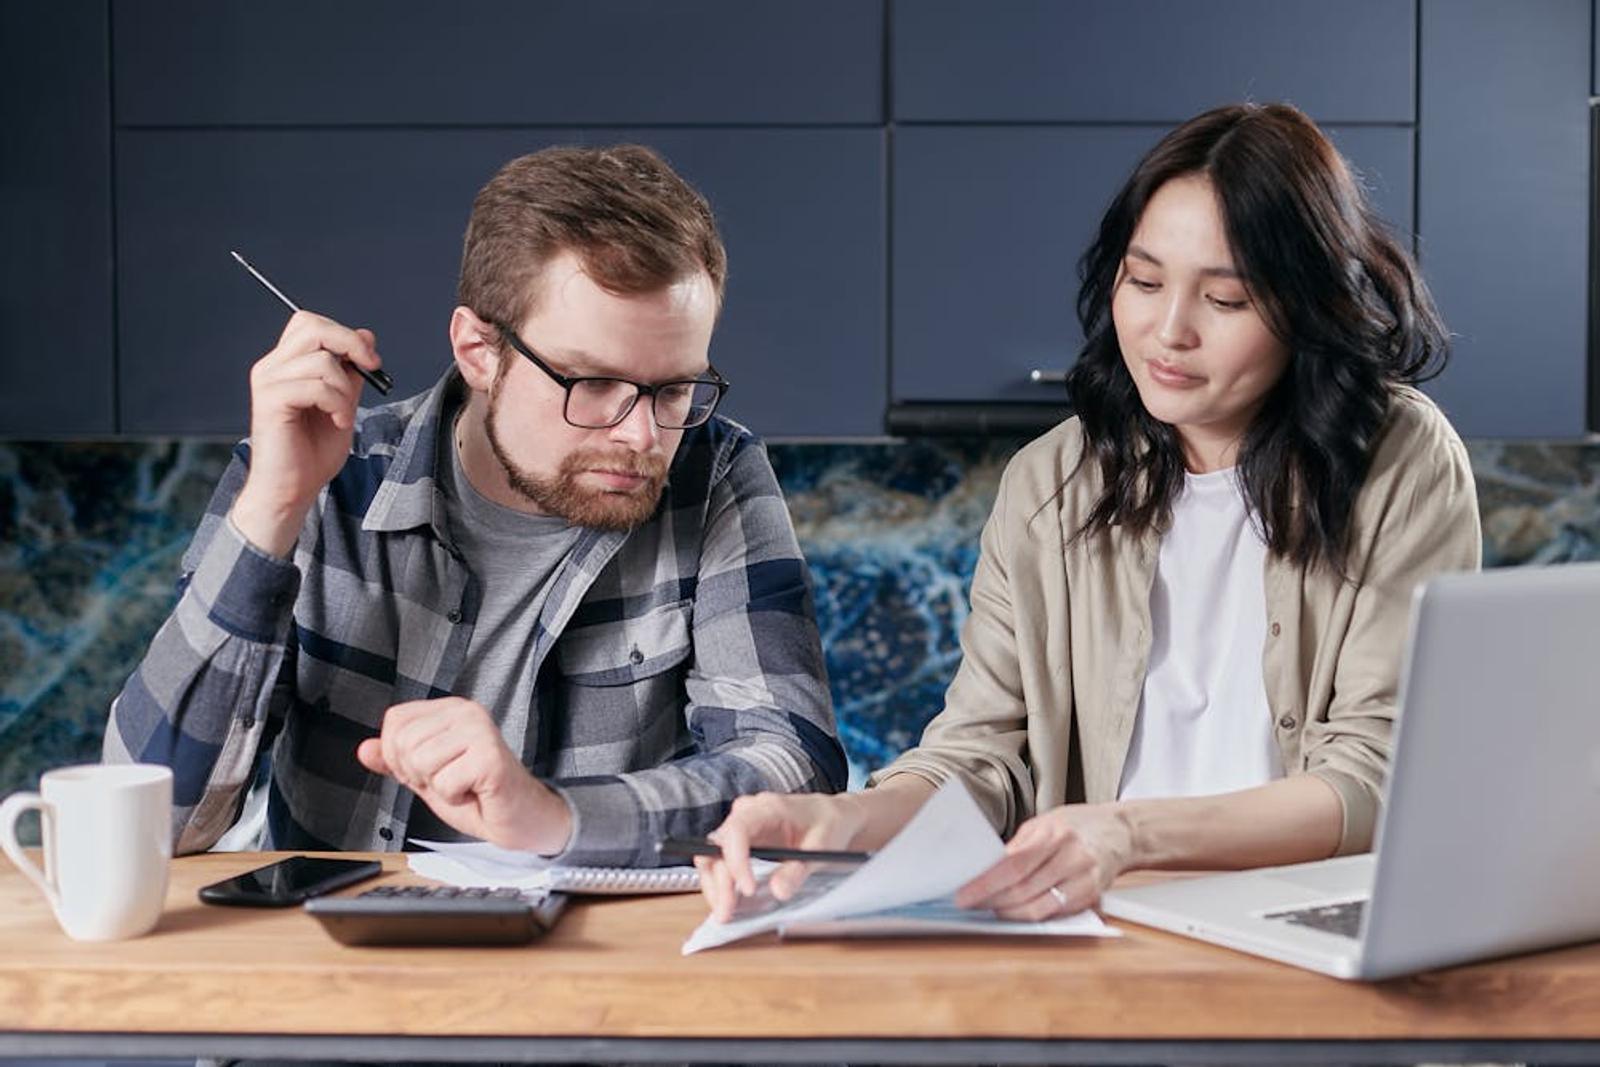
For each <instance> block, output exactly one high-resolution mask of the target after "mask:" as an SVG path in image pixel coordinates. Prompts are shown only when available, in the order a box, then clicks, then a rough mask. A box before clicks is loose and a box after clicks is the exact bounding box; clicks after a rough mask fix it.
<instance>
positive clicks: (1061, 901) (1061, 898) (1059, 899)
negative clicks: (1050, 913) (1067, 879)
mask: <svg viewBox="0 0 1600 1067" xmlns="http://www.w3.org/2000/svg"><path fill="white" fill-rule="evenodd" d="M1049 893H1050V896H1051V897H1053V898H1054V899H1055V902H1056V906H1057V907H1059V908H1061V909H1062V910H1063V911H1064V910H1066V907H1067V895H1066V894H1065V893H1063V892H1062V891H1061V887H1060V886H1056V885H1053V886H1051V887H1050V889H1049Z"/></svg>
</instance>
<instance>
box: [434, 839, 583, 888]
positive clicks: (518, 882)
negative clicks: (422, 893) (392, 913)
mask: <svg viewBox="0 0 1600 1067" xmlns="http://www.w3.org/2000/svg"><path fill="white" fill-rule="evenodd" d="M411 843H412V844H414V845H420V846H422V847H423V848H425V849H429V850H430V851H427V852H408V853H407V854H406V862H407V863H408V864H409V865H410V867H411V869H412V870H413V871H415V872H416V873H417V874H420V875H422V876H423V877H424V878H432V879H433V880H434V881H437V882H444V883H445V884H446V885H454V886H473V885H487V886H493V887H494V888H496V889H500V888H510V889H549V888H550V868H551V863H550V861H549V860H547V859H545V858H544V857H543V856H537V855H534V854H533V853H531V852H513V851H512V850H510V849H505V848H500V847H499V846H497V845H491V844H490V843H489V842H487V841H423V840H420V839H416V838H412V839H411Z"/></svg>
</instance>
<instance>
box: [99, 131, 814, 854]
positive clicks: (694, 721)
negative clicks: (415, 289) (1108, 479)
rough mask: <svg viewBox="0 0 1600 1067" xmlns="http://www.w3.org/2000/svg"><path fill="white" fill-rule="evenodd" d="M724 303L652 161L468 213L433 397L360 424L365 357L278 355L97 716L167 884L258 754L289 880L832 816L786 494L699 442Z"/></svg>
mask: <svg viewBox="0 0 1600 1067" xmlns="http://www.w3.org/2000/svg"><path fill="white" fill-rule="evenodd" d="M725 275H726V258H725V254H724V251H723V247H722V243H721V239H720V238H719V236H718V234H717V231H716V226H715V223H714V221H713V220H712V217H711V212H710V208H709V206H708V205H707V204H706V202H705V200H704V199H703V198H702V197H701V196H700V195H699V194H698V193H696V192H695V191H694V190H693V189H691V188H690V187H689V186H688V185H687V184H686V183H684V181H683V180H682V179H681V178H680V177H678V175H676V174H675V173H674V172H673V171H672V170H671V169H670V168H669V167H668V166H667V165H666V163H665V162H664V161H663V160H661V159H660V158H659V157H658V156H656V155H655V154H654V153H652V152H651V151H649V150H648V149H644V148H639V147H634V146H623V147H617V148H611V149H576V148H561V149H550V150H547V151H543V152H538V153H535V154H533V155H530V156H524V157H522V158H520V159H516V160H513V161H512V162H511V163H509V164H507V165H506V166H505V167H504V168H503V169H502V170H501V171H500V173H499V174H497V175H496V176H495V177H494V178H493V180H491V181H490V182H489V184H488V185H487V186H485V187H484V189H483V190H482V191H481V192H480V193H479V195H478V197H477V200H476V202H475V203H474V205H473V211H472V217H471V220H470V222H469V223H468V227H467V235H466V241H465V250H464V254H463V259H462V267H461V280H460V288H459V302H460V306H459V307H457V308H456V309H455V312H454V314H453V316H452V318H451V321H450V342H451V347H452V349H453V350H454V355H455V364H454V366H453V367H452V368H451V370H450V371H449V373H447V374H446V375H445V377H444V378H443V379H442V380H441V381H440V382H439V383H438V384H437V385H435V386H434V387H433V389H432V390H430V391H429V392H427V393H424V394H422V395H419V396H416V397H413V398H411V399H409V400H405V401H402V402H399V403H395V404H390V405H387V406H384V407H379V408H375V409H370V410H358V408H357V401H358V399H359V396H360V389H361V378H360V377H359V376H358V375H357V372H356V370H355V367H356V366H359V367H362V368H366V369H367V370H369V371H371V370H374V369H376V368H377V367H378V366H379V365H380V364H381V359H380V357H379V355H378V351H377V348H376V341H375V338H374V336H373V334H372V333H371V332H370V331H367V330H352V329H348V328H346V327H345V326H342V325H340V324H339V323H336V322H333V321H331V320H329V319H326V318H322V317H321V316H318V315H313V314H309V313H306V312H300V313H297V314H296V315H295V316H294V317H293V318H291V319H290V320H289V324H288V326H287V327H286V328H285V330H284V332H283V336H282V337H281V338H280V339H279V342H278V345H277V347H275V348H274V349H273V350H272V351H271V352H269V353H267V355H266V356H264V357H263V358H262V359H261V360H260V361H259V362H258V363H257V364H256V365H255V367H254V368H253V370H252V372H251V378H250V382H251V385H250V388H251V417H250V423H251V425H250V439H249V441H248V442H247V443H245V444H242V445H240V446H239V448H238V450H237V452H236V455H235V458H234V460H233V463H232V464H231V465H230V467H229V469H228V471H227V473H226V474H225V475H224V477H223V479H222V483H221V485H220V486H219V487H218V489H217V491H216V494H215V496H214V498H213V500H212V502H211V505H210V507H209V508H208V510H207V514H206V517H205V519H204V520H203V521H202V523H201V525H200V528H199V531H198V532H197V534H196V536H195V539H194V543H193V544H192V545H191V546H190V549H189V551H188V553H187V555H186V556H185V559H184V564H183V577H182V579H181V580H180V586H179V587H180V590H181V598H180V600H179V602H178V606H177V608H176V610H175V611H174V613H173V615H172V617H171V618H170V619H168V620H167V622H166V624H165V625H164V626H163V627H162V628H161V630H160V632H159V633H158V634H157V635H156V638H155V640H154V642H153V643H152V645H151V647H150V650H149V652H148V653H147V654H146V657H145V659H144V661H143V663H142V664H141V665H140V666H139V668H138V670H137V671H136V672H135V673H134V675H133V676H132V677H131V678H130V679H129V681H128V683H127V685H126V687H125V688H124V689H123V691H122V693H121V694H120V695H119V697H118V698H117V700H116V702H115V703H114V704H113V706H112V710H111V721H110V726H109V729H108V731H107V736H106V741H105V757H106V759H107V760H143V761H149V762H158V763H165V764H168V765H170V766H171V767H172V768H173V771H174V776H175V782H174V816H173V826H174V839H175V841H176V847H177V849H178V850H179V851H180V852H186V851H195V850H200V849H205V848H207V847H209V846H211V845H212V844H213V843H215V842H216V841H217V839H218V837H219V836H220V835H221V834H222V833H223V831H224V830H226V829H227V828H228V826H229V825H230V824H231V823H232V822H233V821H234V819H235V817H236V815H237V813H238V811H239V808H240V802H241V799H242V797H243V793H244V790H245V789H246V788H247V787H248V786H249V784H250V781H251V778H252V772H253V768H254V767H255V765H256V762H257V756H258V753H260V752H262V751H264V750H266V749H268V748H269V747H270V751H271V752H272V775H271V781H270V785H269V791H268V793H267V798H268V799H267V807H266V832H265V837H264V840H262V841H260V844H261V845H262V846H263V847H268V848H280V849H359V850H394V849H398V848H400V847H401V846H402V844H403V842H404V840H405V839H406V838H407V837H422V838H437V837H440V836H459V834H465V835H469V836H472V837H478V838H483V839H486V840H489V841H492V842H495V843H496V844H499V845H502V846H505V847H509V848H516V849H524V850H528V851H531V852H536V853H540V854H544V855H552V856H557V857H559V858H560V859H561V860H562V861H563V862H569V863H588V864H634V865H653V864H655V863H656V862H657V860H656V855H655V850H654V845H655V842H656V840H657V839H658V838H659V837H661V836H663V835H667V834H701V833H704V832H706V831H707V830H710V829H712V828H713V827H715V826H716V825H717V824H718V823H719V822H720V821H721V819H722V817H723V815H724V814H725V813H726V810H727V808H728V805H729V804H730V803H731V801H732V800H733V798H734V797H735V796H737V795H739V794H742V793H752V792H759V791H762V790H779V791H799V790H828V791H833V790H838V789H841V788H843V786H844V777H845V773H844V772H845V767H844V758H843V752H842V749H841V748H840V746H839V742H838V739H837V736H836V734H835V731H834V725H833V717H832V711H831V707H830V704H829V698H828V692H827V685H826V681H825V678H824V672H823V666H822V654H821V647H820V641H819V638H818V634H817V629H816V622H815V618H814V615H813V606H812V600H811V593H810V586H809V582H808V578H807V573H806V569H805V566H804V562H803V561H802V559H801V557H800V552H799V547H798V544H797V543H796V540H795V536H794V531H793V529H792V528H791V526H790V524H789V519H788V514H787V512H786V510H785V508H784V505H783V501H782V498H781V496H780V495H779V490H778V486H777V483H776V479H775V478H774V476H773V473H772V469H771V467H770V465H769V464H768V461H767V459H766V454H765V452H764V450H763V449H762V447H761V445H760V444H759V443H758V442H757V441H756V440H755V439H754V438H753V437H751V436H750V434H749V433H748V432H746V431H745V430H744V429H743V428H742V427H739V426H738V425H736V424H734V423H731V422H729V421H727V420H725V419H721V418H713V417H712V415H713V411H714V409H715V408H716V405H717V402H718V400H720V398H721V396H722V394H723V392H724V391H725V390H726V388H727V383H726V382H725V381H724V380H723V379H722V378H721V376H720V375H718V374H717V373H716V371H715V370H714V369H713V368H712V367H711V366H710V364H709V362H708V360H707V351H708V349H709V346H710V340H711V331H712V327H713V325H714V323H715V320H716V316H717V312H718V308H719V306H720V303H721V298H722V292H723V282H724V278H725ZM352 365H354V366H352Z"/></svg>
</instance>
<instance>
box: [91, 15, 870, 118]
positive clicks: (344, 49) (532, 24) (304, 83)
mask: <svg viewBox="0 0 1600 1067" xmlns="http://www.w3.org/2000/svg"><path fill="white" fill-rule="evenodd" d="M114 11H115V20H116V34H115V37H114V41H115V47H116V77H117V120H118V122H119V124H121V125H217V124H221V125H263V124H264V125H349V124H413V123H439V124H450V125H488V124H507V123H519V124H538V123H553V124H572V125H576V124H580V123H594V124H601V123H604V124H626V123H655V122H684V123H729V122H817V123H822V122H832V123H846V122H855V123H872V122H880V121H882V118H883V7H882V3H881V0H806V2H805V3H761V4H751V3H747V2H745V0H674V2H673V3H659V2H657V0H541V2H540V3H523V2H520V0H470V2H467V3H457V4H442V3H436V2H434V0H340V2H339V3H333V4H330V3H324V2H321V0H277V2H275V3H271V4H235V3H226V4H219V3H216V2H214V0H118V2H117V3H116V6H115V9H114Z"/></svg>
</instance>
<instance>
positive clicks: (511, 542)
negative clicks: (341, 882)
mask: <svg viewBox="0 0 1600 1067" xmlns="http://www.w3.org/2000/svg"><path fill="white" fill-rule="evenodd" d="M454 423H455V420H454V419H453V418H451V419H443V420H441V431H440V436H441V440H440V442H439V446H440V452H441V460H442V458H443V455H445V454H448V455H449V457H450V460H449V462H448V463H445V462H441V463H440V464H439V467H440V470H439V474H438V477H439V488H440V490H441V492H442V493H443V494H444V500H445V515H446V519H447V521H448V522H449V524H450V533H451V535H452V537H453V538H454V539H455V544H456V547H457V548H458V549H460V550H461V554H462V555H463V556H464V557H465V559H466V564H467V568H468V569H469V570H471V571H472V573H473V575H474V576H475V577H476V578H477V580H478V587H479V588H480V589H481V590H482V593H483V599H482V604H481V605H480V607H479V608H478V618H477V622H476V623H475V624H474V625H473V628H472V638H471V640H470V641H469V642H468V646H467V658H466V662H465V663H464V664H462V668H461V675H460V677H459V678H458V679H457V681H456V685H455V693H456V695H457V696H463V697H467V698H469V699H471V700H476V701H477V702H478V703H480V704H482V705H483V706H484V707H485V708H487V709H488V710H489V714H490V715H491V716H493V717H494V720H495V722H497V723H498V724H499V725H500V733H501V736H503V737H504V738H505V739H506V743H507V744H508V745H510V746H511V750H512V751H513V752H517V753H520V752H522V750H523V737H524V735H525V734H526V733H527V730H528V723H529V717H530V716H529V712H530V709H531V708H532V705H533V699H534V681H535V679H534V675H533V672H532V671H531V670H530V669H528V668H529V665H531V664H532V662H533V630H534V623H535V622H536V621H537V620H538V618H539V610H540V609H541V608H542V607H543V606H544V601H545V597H546V596H547V595H548V594H549V591H550V585H551V581H550V579H551V578H552V577H554V575H555V573H556V571H557V569H558V568H559V567H560V566H561V564H562V563H563V561H565V560H566V558H567V555H568V553H570V552H571V551H572V546H573V545H574V544H575V543H576V542H577V540H578V534H579V532H580V530H579V528H578V527H576V526H573V525H571V524H570V523H568V522H567V520H566V519H563V518H559V517H556V516H550V515H529V514H527V513H526V512H521V511H517V510H515V509H513V508H508V507H504V506H502V505H500V504H496V503H495V502H494V501H492V500H490V499H488V498H487V497H485V496H484V495H483V494H482V493H479V492H478V490H477V489H475V488H473V485H472V483H471V482H470V481H469V480H468V479H467V475H466V472H465V471H464V470H463V469H462V467H461V454H460V452H459V451H458V450H457V448H456V446H455V434H454V428H453V427H454ZM406 834H407V836H408V837H420V838H424V839H429V840H443V841H452V840H459V839H460V838H461V837H462V835H461V834H460V833H458V832H457V831H456V830H454V829H453V828H451V827H450V826H448V825H447V824H445V823H444V822H442V821H441V820H440V819H439V818H438V817H437V816H436V815H434V814H433V812H432V811H431V810H429V808H428V806H427V805H426V804H423V803H422V802H421V801H420V800H419V801H417V802H416V803H415V804H414V805H413V806H412V809H411V818H410V820H409V821H408V823H407V826H406Z"/></svg>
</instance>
